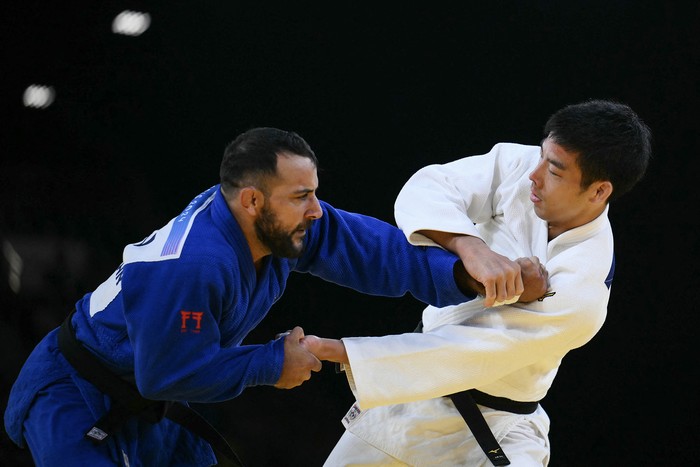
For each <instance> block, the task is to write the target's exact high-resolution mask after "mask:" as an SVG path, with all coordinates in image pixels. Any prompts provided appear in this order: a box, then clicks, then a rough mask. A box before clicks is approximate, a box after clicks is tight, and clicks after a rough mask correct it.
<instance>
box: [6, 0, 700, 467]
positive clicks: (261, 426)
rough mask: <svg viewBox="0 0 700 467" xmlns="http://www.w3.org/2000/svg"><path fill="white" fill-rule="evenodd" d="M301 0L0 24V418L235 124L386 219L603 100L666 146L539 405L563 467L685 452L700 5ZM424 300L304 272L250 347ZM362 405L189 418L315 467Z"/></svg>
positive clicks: (691, 353)
mask: <svg viewBox="0 0 700 467" xmlns="http://www.w3.org/2000/svg"><path fill="white" fill-rule="evenodd" d="M289 3H292V2H287V4H285V5H284V6H279V5H277V6H274V7H273V6H266V5H252V4H248V3H238V2H235V3H234V2H213V1H204V2H187V3H186V2H162V3H160V4H158V3H156V4H154V3H152V2H141V1H116V0H114V1H107V2H42V1H38V0H23V1H21V2H19V1H12V2H4V3H3V5H2V6H1V7H0V53H1V54H2V55H0V67H2V70H1V71H0V79H1V81H0V83H1V84H2V85H1V86H0V92H1V93H2V94H1V95H0V112H2V115H1V117H2V120H1V121H0V128H1V130H0V160H1V166H0V168H1V170H0V181H1V183H0V185H1V186H0V194H1V195H2V198H1V199H2V202H1V204H0V237H2V241H3V255H2V258H3V259H2V265H3V266H2V268H3V269H2V281H1V282H2V283H1V285H0V290H1V291H2V296H1V299H2V303H1V305H0V318H1V319H2V321H1V322H0V346H1V347H0V355H1V356H2V358H1V360H0V361H1V362H2V366H1V367H0V370H2V373H1V375H2V380H1V381H0V383H1V387H0V396H1V400H2V406H1V407H2V409H3V411H4V408H5V404H6V401H7V393H8V391H9V388H10V386H11V384H12V382H13V381H14V378H15V377H16V374H17V372H18V371H19V368H20V366H21V364H22V362H23V360H24V359H25V358H26V356H27V355H28V354H29V352H30V351H31V349H32V348H33V346H34V345H35V344H36V342H38V340H39V339H40V338H41V337H42V336H43V335H44V334H45V333H46V332H47V331H49V330H50V329H52V328H53V327H55V326H56V325H58V324H59V323H60V321H61V320H62V318H63V317H64V316H65V314H66V313H67V311H68V310H69V309H70V308H71V307H72V305H73V303H74V302H75V301H76V300H77V299H78V298H79V297H80V296H81V295H82V294H83V293H85V292H87V291H89V290H91V289H92V288H94V287H96V286H97V285H98V284H99V283H101V282H102V281H103V280H104V279H105V278H106V277H107V276H108V275H109V274H110V273H111V272H112V271H113V269H114V268H115V267H116V266H117V265H118V264H119V262H120V255H121V250H122V248H123V246H124V245H125V244H127V243H131V242H135V241H138V240H140V239H141V238H143V237H144V235H146V234H148V233H150V232H152V231H153V230H154V229H156V228H158V227H160V226H161V225H163V224H165V223H166V222H167V221H168V220H169V219H170V218H171V217H173V216H175V215H176V214H178V213H179V212H180V210H181V209H182V208H184V206H185V205H186V204H187V203H188V202H189V200H190V199H191V198H192V197H194V195H196V194H198V193H200V192H201V191H203V190H204V189H206V188H208V187H209V186H211V185H213V184H214V183H217V181H218V168H219V162H220V159H221V155H222V152H223V148H224V147H225V145H226V144H227V143H228V142H229V141H230V140H231V139H233V138H234V137H235V136H236V135H237V134H239V133H240V132H242V131H245V130H246V129H248V128H250V127H253V126H277V127H281V128H285V129H291V130H295V131H297V132H299V133H300V134H301V135H302V136H304V137H305V138H306V139H307V141H309V143H310V144H311V145H312V147H314V149H315V151H316V153H317V155H318V157H319V159H320V163H321V171H320V182H321V186H320V190H319V196H321V197H322V198H323V199H325V200H327V201H329V202H331V203H332V204H334V205H336V206H337V207H340V208H343V209H347V210H351V211H358V212H362V213H365V214H370V215H374V216H376V217H379V218H381V219H384V220H386V221H389V222H392V223H393V200H394V198H395V196H396V194H397V193H398V191H399V189H400V188H401V186H402V184H403V183H404V182H405V181H406V179H407V178H408V177H409V176H410V175H411V174H412V173H413V172H415V171H416V170H417V169H418V168H420V167H422V166H424V165H427V164H429V163H439V162H446V161H449V160H452V159H455V158H457V157H461V156H464V155H469V154H480V153H483V152H486V151H488V150H489V149H490V148H491V146H492V145H493V144H494V143H496V142H501V141H510V142H519V143H526V144H538V143H539V141H540V138H541V129H542V125H543V124H544V121H545V120H546V118H547V117H548V116H549V115H550V114H551V113H552V112H554V111H555V110H557V109H558V108H560V107H562V106H564V105H566V104H570V103H575V102H579V101H582V100H585V99H587V98H613V99H617V100H620V101H623V102H626V103H628V104H630V105H631V106H632V107H633V108H634V109H635V110H636V111H637V112H638V113H639V114H640V116H641V117H642V118H643V119H644V120H645V121H646V122H647V123H648V124H649V126H650V127H651V128H652V131H653V133H654V136H655V140H654V153H655V154H654V159H653V161H652V164H651V167H650V170H649V172H648V175H647V176H646V178H645V179H644V180H643V182H642V183H641V184H640V185H639V186H638V187H637V188H636V190H635V191H634V192H632V193H630V194H628V195H627V196H626V197H624V198H623V199H621V200H620V201H619V202H617V203H615V204H614V205H612V206H611V209H610V216H611V220H612V223H613V227H614V229H615V231H616V251H617V265H618V267H617V273H616V278H615V283H614V285H613V288H612V298H611V302H610V306H609V315H608V320H607V323H606V325H605V327H604V328H603V329H602V331H601V332H600V333H599V334H598V335H597V336H596V337H595V338H594V339H593V340H592V341H591V342H590V343H589V344H588V345H587V346H586V347H584V348H583V349H580V350H576V351H573V352H571V354H570V355H569V356H567V358H566V359H565V361H564V364H563V366H562V368H561V370H560V373H559V376H558V378H557V380H556V381H555V383H554V385H553V387H552V389H551V391H550V393H549V395H548V396H547V398H546V399H545V401H544V402H543V405H544V406H545V408H546V409H547V411H548V413H549V414H550V416H551V418H552V427H551V434H550V435H551V441H552V463H551V465H553V466H593V465H595V466H598V465H687V464H689V463H690V462H692V461H694V460H696V459H697V457H698V454H700V452H699V451H700V450H699V448H698V446H699V445H700V439H699V436H698V429H697V423H696V420H695V419H696V418H697V415H698V404H697V399H696V396H694V394H696V390H694V389H693V387H694V382H695V381H696V380H697V377H698V374H697V373H698V371H697V363H698V359H697V356H696V355H697V353H696V346H691V343H692V344H697V339H693V341H691V336H692V338H695V335H696V326H697V322H698V320H697V318H696V313H698V309H697V305H696V300H695V298H696V294H697V291H698V280H697V266H696V263H695V261H696V258H697V257H698V246H697V239H698V234H697V232H698V217H697V212H698V202H699V200H698V192H699V190H698V184H697V181H696V180H697V177H698V163H697V157H698V149H699V148H698V121H699V120H698V116H697V106H698V104H699V103H700V102H699V100H698V85H699V78H700V75H699V74H698V72H697V71H696V70H697V69H698V66H699V65H700V63H698V62H699V55H700V34H699V33H698V32H699V30H700V8H699V6H698V5H699V4H698V2H663V1H658V2H645V1H615V0H608V1H604V2H602V1H600V2H599V1H585V2H584V1H567V2H558V1H531V0H530V1H512V2H480V3H479V4H478V6H477V4H476V2H463V3H466V4H468V5H467V6H464V5H463V6H459V7H457V6H450V7H447V6H446V5H442V4H434V5H433V4H425V5H419V7H418V8H414V7H410V6H408V4H407V3H404V2H392V3H390V4H388V5H378V4H379V3H384V2H362V4H361V5H358V4H357V3H360V2H325V3H324V4H323V5H319V4H318V3H320V2H317V3H311V2H309V3H307V2H300V3H298V4H295V5H289ZM294 3H296V2H294ZM455 3H456V2H455ZM487 3H488V4H487ZM127 9H129V10H136V11H144V12H148V13H149V14H150V15H151V20H152V23H151V27H150V28H149V29H148V30H147V31H146V32H145V33H144V34H143V35H141V36H139V37H128V36H122V35H116V34H113V33H112V32H111V22H112V19H113V18H114V16H115V15H116V14H118V13H119V12H121V11H122V10H127ZM30 84H46V85H51V86H53V87H54V89H55V91H56V100H55V102H54V103H53V104H52V105H51V106H50V107H48V108H46V109H43V110H40V109H30V108H25V107H23V105H22V93H23V92H24V89H25V88H26V87H27V86H28V85H30ZM13 252H14V253H13ZM15 254H16V255H18V256H19V257H20V258H22V269H21V271H19V274H20V279H21V288H20V289H19V291H17V290H13V289H12V288H11V287H10V285H9V284H10V279H11V277H13V274H14V275H15V277H16V275H17V273H18V271H17V270H16V266H15V270H14V272H13V269H12V266H11V264H15V265H16V263H11V262H10V260H9V259H8V258H12V257H14V255H15ZM422 307H423V305H421V304H420V303H419V302H417V301H416V300H414V299H413V298H412V297H410V296H407V297H403V298H400V299H388V298H380V297H370V296H363V295H360V294H358V293H355V292H352V291H350V290H348V289H343V288H340V287H338V286H335V285H332V284H327V283H324V282H322V281H319V280H316V279H315V278H313V277H309V276H306V275H294V276H292V278H291V280H290V282H289V286H288V288H287V293H286V295H285V296H284V298H283V299H282V300H281V301H280V302H278V304H277V305H275V307H274V308H273V310H272V311H271V312H270V314H269V315H268V317H267V318H266V319H265V320H264V321H263V323H262V324H261V325H260V327H259V328H258V329H257V330H256V331H255V332H254V333H253V334H251V335H250V336H249V342H265V341H267V340H269V339H271V338H272V337H273V336H274V334H276V333H277V332H280V331H283V330H286V329H289V328H290V327H291V326H294V325H301V326H303V327H304V329H305V330H306V331H307V332H308V333H313V334H318V335H324V336H328V337H342V336H349V335H381V334H386V333H398V332H406V331H410V330H412V329H413V328H414V326H415V323H416V322H417V320H418V319H419V317H420V312H421V310H422ZM352 400H353V399H352V397H351V394H350V391H349V389H348V387H347V383H346V381H345V378H344V376H343V375H337V374H335V372H334V370H333V367H332V366H330V365H327V366H324V369H323V371H322V372H321V373H320V374H318V375H315V377H314V378H313V379H312V380H311V381H309V382H308V383H306V384H304V385H303V386H301V387H299V388H296V389H294V390H290V391H281V390H276V389H274V388H271V387H256V388H252V389H250V390H248V391H246V392H245V393H244V394H243V395H242V396H241V397H239V398H237V399H235V400H232V401H229V402H227V403H223V404H218V405H215V406H202V407H200V408H201V409H202V410H203V411H204V412H205V413H206V414H207V415H208V416H209V417H210V418H211V419H212V421H214V423H215V424H216V425H217V426H218V427H219V428H220V429H221V430H222V431H223V432H225V434H226V435H227V437H228V438H229V440H230V441H231V443H232V444H233V445H234V446H235V447H236V449H237V450H238V451H239V454H240V455H241V457H242V458H243V460H244V461H245V462H246V463H247V464H248V465H251V466H320V465H321V464H322V462H323V460H324V459H325V456H326V455H327V454H328V453H329V452H330V450H331V449H332V447H333V445H334V443H335V441H336V440H337V439H338V437H339V436H340V435H341V433H342V431H343V428H342V425H341V423H340V418H341V417H342V416H343V415H344V413H345V411H346V410H347V409H348V408H349V406H350V404H351V403H352ZM0 448H1V449H2V451H1V452H0V459H2V460H3V461H4V462H3V465H18V466H21V465H31V459H30V457H29V455H28V453H27V452H26V451H24V450H19V449H18V448H16V447H14V445H12V444H11V443H10V442H9V440H8V439H7V436H6V434H5V433H4V432H3V433H2V438H1V444H0Z"/></svg>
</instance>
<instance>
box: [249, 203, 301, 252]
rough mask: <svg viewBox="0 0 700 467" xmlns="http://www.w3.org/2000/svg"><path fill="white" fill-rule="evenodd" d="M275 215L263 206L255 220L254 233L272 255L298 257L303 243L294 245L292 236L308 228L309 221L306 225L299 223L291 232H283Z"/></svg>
mask: <svg viewBox="0 0 700 467" xmlns="http://www.w3.org/2000/svg"><path fill="white" fill-rule="evenodd" d="M278 225H279V224H278V222H277V216H275V214H274V213H273V212H272V211H271V210H270V209H269V208H268V207H267V206H263V208H262V211H261V212H260V217H258V218H257V219H256V220H255V233H256V234H257V236H258V240H260V241H261V242H262V243H263V245H265V246H266V247H267V248H268V249H269V250H270V252H271V253H272V254H273V255H274V256H278V257H280V258H298V257H300V256H301V255H302V253H303V252H304V244H303V243H302V245H301V246H296V245H295V244H294V241H293V240H292V237H293V236H294V234H295V233H296V232H297V231H298V230H300V229H304V230H308V228H309V226H310V225H311V222H308V223H307V224H306V225H304V224H299V225H298V226H297V227H295V228H294V229H293V230H292V231H291V232H285V231H283V230H282V229H281V228H279V227H278Z"/></svg>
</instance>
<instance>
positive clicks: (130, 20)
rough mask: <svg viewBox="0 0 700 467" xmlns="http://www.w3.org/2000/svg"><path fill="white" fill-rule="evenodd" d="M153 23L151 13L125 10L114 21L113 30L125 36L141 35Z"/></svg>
mask: <svg viewBox="0 0 700 467" xmlns="http://www.w3.org/2000/svg"><path fill="white" fill-rule="evenodd" d="M150 25H151V15H149V14H148V13H141V12H138V11H131V10H124V11H122V12H121V13H119V14H118V15H117V16H116V17H115V18H114V21H112V32H113V33H115V34H124V35H125V36H140V35H141V34H143V33H144V32H146V29H148V26H150Z"/></svg>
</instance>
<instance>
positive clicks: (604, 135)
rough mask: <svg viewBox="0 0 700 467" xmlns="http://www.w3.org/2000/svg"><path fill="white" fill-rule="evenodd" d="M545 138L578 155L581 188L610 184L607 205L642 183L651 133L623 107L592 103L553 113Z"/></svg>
mask: <svg viewBox="0 0 700 467" xmlns="http://www.w3.org/2000/svg"><path fill="white" fill-rule="evenodd" d="M544 137H545V138H550V139H551V140H552V141H553V142H555V143H556V144H558V145H560V146H562V147H563V148H564V149H566V150H567V151H571V152H575V153H577V154H578V158H577V160H578V165H579V167H580V169H581V174H582V179H581V187H582V188H586V187H588V186H589V185H590V184H591V183H593V182H595V181H603V180H607V181H610V183H612V185H613V192H612V194H611V195H610V198H609V199H608V201H612V200H613V199H617V198H619V197H620V196H622V195H623V194H625V193H627V192H628V191H630V190H631V189H632V187H634V185H635V184H636V183H637V182H638V181H639V180H641V179H642V177H643V176H644V173H645V172H646V169H647V166H648V165H649V159H650V158H651V131H650V130H649V127H647V125H646V124H645V123H644V122H643V121H642V119H641V118H639V116H638V115H637V114H636V113H635V112H634V111H633V110H632V109H631V108H630V107H629V106H628V105H626V104H622V103H619V102H614V101H611V100H602V99H592V100H588V101H585V102H582V103H579V104H572V105H568V106H566V107H564V108H562V109H560V110H558V111H557V112H555V113H554V114H553V115H552V116H551V117H549V119H548V120H547V123H546V124H545V126H544Z"/></svg>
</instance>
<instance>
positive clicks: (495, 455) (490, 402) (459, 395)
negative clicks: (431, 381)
mask: <svg viewBox="0 0 700 467" xmlns="http://www.w3.org/2000/svg"><path fill="white" fill-rule="evenodd" d="M422 331H423V322H419V323H418V327H416V329H415V331H414V332H422ZM445 397H449V398H450V399H452V403H454V405H455V407H456V408H457V410H458V411H459V413H460V414H461V415H462V418H464V421H465V422H467V426H468V427H469V429H470V430H471V432H472V434H473V435H474V439H476V441H477V442H478V443H479V446H481V449H482V450H483V451H484V454H486V456H487V457H488V458H489V460H490V461H491V463H492V464H493V465H497V466H501V465H510V460H509V459H508V457H506V454H505V453H504V452H503V449H502V448H501V445H500V444H498V441H497V440H496V437H495V436H494V435H493V433H492V432H491V428H489V426H488V424H487V423H486V420H484V414H482V413H481V410H479V408H478V407H477V406H476V404H480V405H483V406H486V407H490V408H492V409H496V410H504V411H506V412H512V413H518V414H529V413H533V412H534V411H535V410H537V406H538V405H539V402H520V401H514V400H511V399H507V398H505V397H497V396H492V395H491V394H486V393H485V392H481V391H478V390H476V389H467V390H466V391H461V392H456V393H454V394H449V395H447V396H445Z"/></svg>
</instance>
